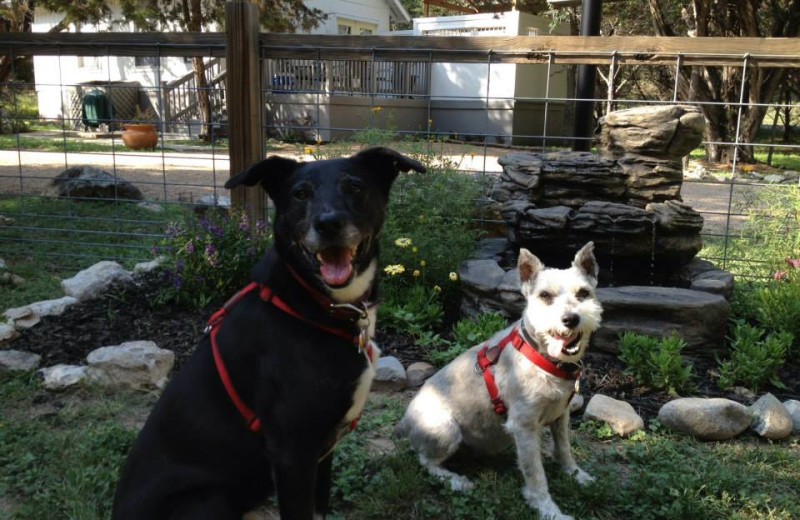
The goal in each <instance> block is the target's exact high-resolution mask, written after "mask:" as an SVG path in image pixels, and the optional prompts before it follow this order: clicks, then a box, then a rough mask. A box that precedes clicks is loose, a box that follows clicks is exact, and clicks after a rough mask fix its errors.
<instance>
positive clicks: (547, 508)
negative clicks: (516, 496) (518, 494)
mask: <svg viewBox="0 0 800 520" xmlns="http://www.w3.org/2000/svg"><path fill="white" fill-rule="evenodd" d="M522 495H523V496H524V497H525V501H526V502H527V503H528V505H529V506H531V507H532V508H533V509H536V510H537V511H539V516H540V517H542V519H547V520H575V519H574V518H572V517H571V516H569V515H565V514H564V513H562V512H561V510H560V509H559V508H558V506H557V505H556V503H555V502H553V499H552V498H551V497H550V494H549V493H544V494H540V493H535V492H533V491H531V490H529V489H528V488H522Z"/></svg>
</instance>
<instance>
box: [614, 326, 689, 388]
mask: <svg viewBox="0 0 800 520" xmlns="http://www.w3.org/2000/svg"><path fill="white" fill-rule="evenodd" d="M685 346H686V342H685V341H683V339H681V338H680V337H678V336H668V337H665V338H654V337H651V336H644V335H641V334H635V333H632V332H625V333H623V334H621V335H620V338H619V358H620V359H621V360H622V361H623V362H624V363H625V364H626V365H627V367H626V369H625V372H626V373H627V374H630V375H632V376H633V377H635V378H636V380H637V381H638V382H639V383H640V384H642V385H645V386H648V387H651V388H658V389H661V390H666V391H668V392H669V393H670V394H676V393H678V392H692V391H694V385H693V384H692V382H691V375H692V364H691V363H688V364H684V361H683V358H682V357H681V350H683V348H684V347H685Z"/></svg>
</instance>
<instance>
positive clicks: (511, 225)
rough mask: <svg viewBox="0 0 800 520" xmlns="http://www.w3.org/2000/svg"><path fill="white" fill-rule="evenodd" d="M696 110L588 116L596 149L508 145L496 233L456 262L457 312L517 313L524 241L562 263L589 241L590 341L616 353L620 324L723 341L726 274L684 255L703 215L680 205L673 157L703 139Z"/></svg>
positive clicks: (678, 169) (694, 347)
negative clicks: (593, 263) (592, 279)
mask: <svg viewBox="0 0 800 520" xmlns="http://www.w3.org/2000/svg"><path fill="white" fill-rule="evenodd" d="M704 125H705V123H704V120H703V116H702V114H701V113H700V112H699V111H698V110H697V109H696V108H694V107H690V106H680V105H676V106H647V107H642V108H635V109H630V110H623V111H619V112H613V113H611V114H609V115H607V116H606V117H604V118H601V119H600V121H599V124H598V127H599V130H598V133H599V140H600V145H599V148H600V155H599V156H597V155H594V154H591V153H588V152H547V153H534V152H514V153H510V154H508V155H505V156H503V157H501V158H500V159H499V162H500V164H501V165H502V166H503V173H502V174H501V176H500V178H499V180H498V182H497V184H496V185H495V187H494V189H493V191H492V194H491V199H492V201H493V202H494V204H495V206H496V207H497V210H498V213H499V215H500V216H501V217H502V219H503V221H505V223H506V226H507V237H508V238H507V239H497V238H494V239H486V240H484V241H482V242H481V243H480V244H479V247H478V251H477V253H476V254H475V256H474V258H472V259H470V260H468V261H466V262H465V263H464V264H463V265H462V266H461V280H462V287H463V289H464V294H465V296H464V301H463V310H464V311H465V312H466V313H467V314H475V313H479V312H485V311H488V310H493V311H497V312H501V313H502V314H504V315H505V316H507V317H509V318H516V317H518V316H519V314H520V312H521V311H522V308H523V306H524V301H523V299H522V296H521V294H520V293H519V275H518V273H517V272H516V268H515V264H516V257H517V254H518V251H519V248H520V247H525V248H528V249H530V250H531V251H532V252H533V253H534V254H536V255H537V256H538V257H539V258H541V259H542V261H544V262H545V264H546V265H550V266H554V267H566V266H567V265H568V264H569V262H570V261H571V259H572V257H573V256H574V255H575V251H577V250H578V249H579V248H580V247H581V246H582V245H583V244H585V243H586V242H588V241H590V240H592V241H594V243H595V255H596V256H597V259H598V262H599V263H600V266H601V273H600V286H601V289H600V290H599V292H598V294H599V296H600V299H601V300H602V302H603V304H604V308H605V312H604V317H603V323H604V325H603V328H602V329H601V330H600V331H599V332H598V334H596V336H595V340H594V342H595V347H596V348H599V349H601V350H606V351H611V352H615V351H616V349H617V337H618V334H619V333H620V332H622V331H625V330H628V331H633V332H639V333H643V334H650V335H667V334H671V333H677V334H679V335H681V336H682V337H683V338H684V339H685V340H686V342H687V344H688V350H689V351H695V352H701V351H704V350H708V349H717V348H719V346H720V345H721V344H722V342H723V339H724V331H725V324H726V322H727V318H728V309H729V306H728V303H727V301H726V297H729V296H730V293H731V291H732V288H733V276H732V275H731V274H730V273H727V272H724V271H721V270H718V269H717V268H715V267H714V266H713V265H711V264H709V263H708V262H705V261H701V260H698V259H695V256H696V255H697V253H698V252H699V251H700V249H701V248H702V239H701V237H700V231H701V229H702V227H703V217H702V216H701V215H700V214H699V213H697V212H696V211H694V210H693V209H692V208H691V207H689V206H688V205H686V204H684V203H683V202H682V201H681V196H680V190H681V184H682V181H683V177H682V175H683V174H682V159H683V156H685V155H687V154H688V153H689V152H690V151H691V150H693V149H694V148H695V147H697V146H698V145H699V144H700V142H701V139H702V135H703V129H704Z"/></svg>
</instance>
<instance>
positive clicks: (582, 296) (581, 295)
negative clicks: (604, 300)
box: [575, 289, 592, 301]
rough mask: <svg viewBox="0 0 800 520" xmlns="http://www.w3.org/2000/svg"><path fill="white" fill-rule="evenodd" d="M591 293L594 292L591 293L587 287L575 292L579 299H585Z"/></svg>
mask: <svg viewBox="0 0 800 520" xmlns="http://www.w3.org/2000/svg"><path fill="white" fill-rule="evenodd" d="M591 295H592V293H590V292H589V291H588V290H586V289H580V290H578V292H576V293H575V297H576V298H577V299H578V301H583V300H585V299H586V298H588V297H589V296H591Z"/></svg>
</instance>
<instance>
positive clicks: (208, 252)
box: [205, 244, 216, 256]
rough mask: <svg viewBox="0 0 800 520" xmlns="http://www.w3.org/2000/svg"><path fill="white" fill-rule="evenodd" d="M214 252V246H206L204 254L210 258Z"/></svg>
mask: <svg viewBox="0 0 800 520" xmlns="http://www.w3.org/2000/svg"><path fill="white" fill-rule="evenodd" d="M215 252H216V248H214V244H206V250H205V254H206V256H212V255H213V254H214V253H215Z"/></svg>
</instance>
